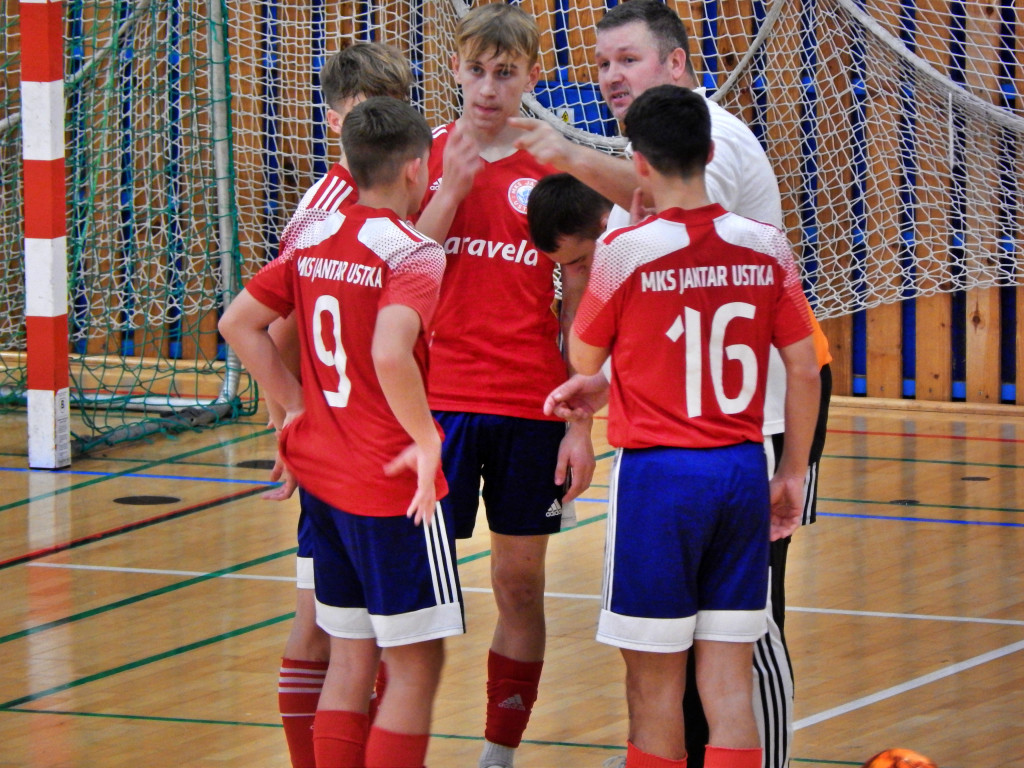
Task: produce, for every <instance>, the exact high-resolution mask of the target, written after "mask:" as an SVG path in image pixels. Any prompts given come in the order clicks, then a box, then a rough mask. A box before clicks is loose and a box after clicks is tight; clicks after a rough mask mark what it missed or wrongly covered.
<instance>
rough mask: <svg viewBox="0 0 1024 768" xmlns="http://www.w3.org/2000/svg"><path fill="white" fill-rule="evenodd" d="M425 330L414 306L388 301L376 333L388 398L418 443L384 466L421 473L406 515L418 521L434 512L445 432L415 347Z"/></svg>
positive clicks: (377, 363)
mask: <svg viewBox="0 0 1024 768" xmlns="http://www.w3.org/2000/svg"><path fill="white" fill-rule="evenodd" d="M419 333H420V316H419V314H418V313H417V312H416V310H414V309H413V308H412V307H407V306H405V305H403V304H389V305H388V306H386V307H382V308H381V310H380V311H379V312H378V313H377V325H376V327H375V328H374V332H373V347H372V354H373V365H374V369H375V370H376V372H377V379H378V381H379V382H380V388H381V390H383V392H384V397H385V398H386V399H387V401H388V405H389V406H390V407H391V411H392V413H394V414H395V418H396V419H397V420H398V423H399V424H401V425H402V429H404V430H405V431H406V432H407V433H408V434H409V437H411V438H412V440H413V444H412V445H411V446H409V447H408V448H406V449H405V450H404V451H402V453H401V454H399V455H398V456H397V457H396V458H395V459H394V460H393V461H392V462H391V463H389V464H388V465H387V467H386V468H385V471H386V472H387V474H389V475H397V474H399V473H401V472H404V471H406V470H411V471H413V472H415V473H416V476H417V487H416V495H415V496H413V499H412V502H411V503H410V504H409V509H408V511H407V512H406V514H407V515H408V516H409V517H412V518H413V522H415V523H416V524H417V525H419V524H420V523H421V522H423V523H426V524H429V523H430V521H431V520H432V519H433V516H434V506H435V504H436V503H437V496H436V492H435V489H434V481H435V479H436V477H437V469H438V467H439V466H440V465H441V436H440V435H439V434H438V432H437V428H436V427H435V426H434V418H433V416H431V414H430V407H429V406H428V405H427V392H426V388H425V387H424V384H423V377H422V375H421V373H420V369H419V366H417V365H416V359H415V357H413V347H414V346H415V344H416V339H417V337H418V336H419Z"/></svg>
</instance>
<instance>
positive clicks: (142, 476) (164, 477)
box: [0, 465, 280, 486]
mask: <svg viewBox="0 0 1024 768" xmlns="http://www.w3.org/2000/svg"><path fill="white" fill-rule="evenodd" d="M212 466H216V465H212ZM221 466H225V465H221ZM35 471H36V470H34V469H29V468H28V467H0V472H35ZM61 474H62V475H84V476H87V477H117V478H120V477H136V478H140V479H145V480H182V481H185V482H191V483H229V484H242V485H275V486H276V485H280V483H278V482H277V481H274V480H246V479H243V478H238V479H232V478H227V477H194V476H192V475H149V474H143V473H141V472H88V471H86V470H80V469H67V470H61Z"/></svg>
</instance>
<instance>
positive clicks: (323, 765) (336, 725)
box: [313, 709, 369, 768]
mask: <svg viewBox="0 0 1024 768" xmlns="http://www.w3.org/2000/svg"><path fill="white" fill-rule="evenodd" d="M368 725H369V724H368V722H367V717H366V715H364V714H363V713H362V712H346V711H344V710H337V709H321V710H318V711H317V713H316V721H315V722H314V723H313V748H314V750H315V751H316V766H317V768H363V767H364V766H365V764H366V763H365V757H364V755H365V752H366V729H367V727H368Z"/></svg>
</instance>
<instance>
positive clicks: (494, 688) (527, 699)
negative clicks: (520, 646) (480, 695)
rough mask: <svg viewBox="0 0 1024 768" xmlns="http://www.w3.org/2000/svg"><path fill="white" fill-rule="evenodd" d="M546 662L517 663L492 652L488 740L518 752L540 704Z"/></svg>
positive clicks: (488, 701)
mask: <svg viewBox="0 0 1024 768" xmlns="http://www.w3.org/2000/svg"><path fill="white" fill-rule="evenodd" d="M543 667H544V662H543V661H516V660H515V659H510V658H508V657H507V656H502V655H501V654H498V653H495V652H494V651H491V652H490V653H489V654H488V655H487V725H486V727H485V729H484V738H486V739H487V740H488V741H490V742H492V743H494V744H501V745H502V746H505V747H511V748H512V749H515V748H516V747H518V746H519V742H520V741H522V739H523V732H524V731H525V730H526V724H527V723H528V722H529V721H530V712H532V711H533V704H534V702H535V701H537V687H538V685H539V684H540V673H541V669H542V668H543Z"/></svg>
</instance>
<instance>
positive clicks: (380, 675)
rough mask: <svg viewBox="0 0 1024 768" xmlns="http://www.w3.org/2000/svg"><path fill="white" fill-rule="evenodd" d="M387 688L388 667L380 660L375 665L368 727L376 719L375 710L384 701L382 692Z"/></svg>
mask: <svg viewBox="0 0 1024 768" xmlns="http://www.w3.org/2000/svg"><path fill="white" fill-rule="evenodd" d="M387 687H388V666H387V664H385V663H384V661H383V660H382V661H381V662H380V663H379V664H378V665H377V680H376V681H375V682H374V684H373V693H372V694H371V695H370V710H369V713H368V714H369V715H370V725H373V721H374V720H376V719H377V710H378V709H380V705H381V702H383V701H384V691H385V690H386V689H387Z"/></svg>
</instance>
